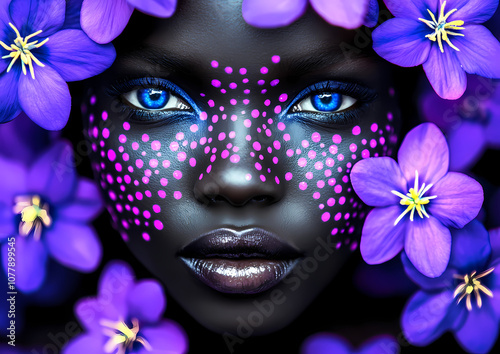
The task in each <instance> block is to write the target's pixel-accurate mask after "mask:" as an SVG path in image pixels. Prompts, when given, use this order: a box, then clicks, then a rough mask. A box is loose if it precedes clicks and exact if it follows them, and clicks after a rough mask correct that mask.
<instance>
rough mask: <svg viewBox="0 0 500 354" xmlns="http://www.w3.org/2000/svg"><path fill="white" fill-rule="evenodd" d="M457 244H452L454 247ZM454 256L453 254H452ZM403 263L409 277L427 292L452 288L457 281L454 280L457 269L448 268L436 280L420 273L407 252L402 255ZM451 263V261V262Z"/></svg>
mask: <svg viewBox="0 0 500 354" xmlns="http://www.w3.org/2000/svg"><path fill="white" fill-rule="evenodd" d="M454 244H455V243H454V242H452V246H453V245H454ZM452 255H453V253H452ZM401 262H402V263H403V268H404V270H405V272H406V274H407V275H408V277H409V278H410V279H411V280H412V281H413V282H414V283H416V284H417V285H418V286H419V287H421V288H422V289H423V290H426V291H434V290H440V289H443V288H446V287H449V288H452V287H453V286H454V285H455V280H454V279H453V274H455V273H456V270H455V269H452V268H450V267H451V266H448V268H446V270H445V271H444V273H443V274H441V275H440V276H439V277H436V278H429V277H426V276H425V275H423V274H422V273H420V272H419V271H418V270H417V268H415V266H414V265H413V264H412V263H411V261H410V260H409V259H408V256H407V255H406V253H405V252H402V253H401ZM450 262H451V261H450Z"/></svg>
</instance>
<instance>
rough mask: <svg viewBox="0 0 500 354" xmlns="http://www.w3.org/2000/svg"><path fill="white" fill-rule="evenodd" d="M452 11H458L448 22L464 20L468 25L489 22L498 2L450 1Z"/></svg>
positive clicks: (490, 0)
mask: <svg viewBox="0 0 500 354" xmlns="http://www.w3.org/2000/svg"><path fill="white" fill-rule="evenodd" d="M448 4H449V5H448V6H449V7H450V10H451V9H458V11H456V12H455V13H454V14H452V15H451V16H450V17H449V20H448V22H451V21H456V20H462V21H464V22H465V23H467V24H470V23H474V24H480V23H483V22H486V21H488V20H489V19H490V18H491V17H492V16H493V14H494V13H495V11H496V9H497V7H498V0H451V1H450V0H448Z"/></svg>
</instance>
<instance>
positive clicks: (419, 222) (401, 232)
mask: <svg viewBox="0 0 500 354" xmlns="http://www.w3.org/2000/svg"><path fill="white" fill-rule="evenodd" d="M448 160H449V157H448V145H447V144H446V139H445V138H444V135H443V134H442V133H441V131H440V130H439V129H438V128H437V127H436V126H435V125H434V124H432V123H424V124H420V125H419V126H417V127H416V128H414V129H412V130H411V131H410V132H409V133H408V134H407V135H406V137H405V139H404V141H403V143H402V144H401V147H400V149H399V152H398V163H399V164H398V163H397V162H396V161H394V159H392V158H390V157H374V158H369V159H365V160H361V161H359V162H358V163H357V164H356V165H354V167H353V168H352V172H351V182H352V186H353V188H354V191H355V192H356V193H357V194H358V196H359V197H360V198H361V200H362V201H363V202H364V203H365V204H367V205H370V206H373V207H375V209H373V210H372V211H371V212H370V213H369V214H368V216H367V218H366V220H365V224H364V226H363V230H362V235H361V242H360V251H361V255H362V256H363V259H364V260H365V261H366V262H367V263H369V264H379V263H383V262H386V261H388V260H389V259H392V258H393V257H394V256H396V255H397V254H398V253H399V252H400V251H401V250H402V249H403V248H404V249H405V251H406V254H407V255H408V258H409V259H410V260H411V262H412V263H413V264H414V265H415V267H416V268H417V269H418V270H419V271H420V272H422V273H423V274H424V275H426V276H429V277H437V276H439V275H441V274H442V273H443V272H444V270H445V268H446V265H447V264H448V261H449V258H450V250H451V235H450V230H449V229H448V228H449V227H454V228H462V227H464V226H465V225H466V224H467V223H468V222H470V221H471V220H472V219H474V217H475V216H476V215H477V214H478V212H479V210H480V208H481V205H482V203H483V188H482V187H481V185H480V184H479V183H478V182H476V181H475V180H474V179H472V178H470V177H468V176H466V175H464V174H461V173H456V172H448ZM429 245H432V246H429Z"/></svg>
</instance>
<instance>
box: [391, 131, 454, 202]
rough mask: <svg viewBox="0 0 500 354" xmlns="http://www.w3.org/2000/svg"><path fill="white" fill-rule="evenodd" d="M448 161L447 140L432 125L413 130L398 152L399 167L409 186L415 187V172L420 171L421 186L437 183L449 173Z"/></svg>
mask: <svg viewBox="0 0 500 354" xmlns="http://www.w3.org/2000/svg"><path fill="white" fill-rule="evenodd" d="M448 160H449V152H448V144H447V143H446V139H445V137H444V135H443V133H441V131H440V130H439V128H438V127H437V126H436V125H434V124H432V123H422V124H420V125H418V126H417V127H415V128H413V129H412V130H411V131H410V132H409V133H408V134H407V135H406V137H405V138H404V140H403V142H402V143H401V147H400V148H399V151H398V162H399V166H400V167H401V170H402V171H403V174H404V176H405V178H406V180H407V181H408V185H409V186H413V183H414V180H415V171H418V176H419V177H418V179H419V186H420V185H422V183H425V184H426V185H429V184H431V183H435V182H437V181H438V180H439V179H440V178H441V177H443V176H444V175H445V174H446V172H447V171H448ZM400 192H401V191H400ZM426 195H430V194H426Z"/></svg>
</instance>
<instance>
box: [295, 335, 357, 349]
mask: <svg viewBox="0 0 500 354" xmlns="http://www.w3.org/2000/svg"><path fill="white" fill-rule="evenodd" d="M300 352H301V353H302V354H329V353H335V354H351V353H352V350H351V346H350V344H349V343H348V342H347V341H346V340H345V339H344V338H342V337H340V336H337V335H334V334H330V333H317V334H314V335H312V336H309V337H308V338H307V339H306V340H305V341H304V343H302V349H301V351H300Z"/></svg>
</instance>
